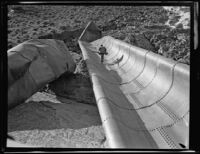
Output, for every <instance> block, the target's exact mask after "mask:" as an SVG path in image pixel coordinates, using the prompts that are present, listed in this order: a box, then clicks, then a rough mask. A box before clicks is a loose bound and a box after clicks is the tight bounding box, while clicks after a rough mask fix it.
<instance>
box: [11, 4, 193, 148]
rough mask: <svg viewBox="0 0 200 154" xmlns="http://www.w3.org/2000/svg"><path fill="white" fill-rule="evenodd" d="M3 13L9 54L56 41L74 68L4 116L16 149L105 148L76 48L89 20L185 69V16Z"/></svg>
mask: <svg viewBox="0 0 200 154" xmlns="http://www.w3.org/2000/svg"><path fill="white" fill-rule="evenodd" d="M178 10H179V12H180V9H178ZM181 10H182V12H186V13H187V12H188V11H189V10H188V9H187V8H181ZM8 11H9V12H8V13H9V15H8V49H9V48H12V47H13V46H15V45H17V44H19V43H21V42H24V41H26V40H29V39H32V38H40V39H45V38H54V39H59V40H63V41H64V42H65V44H66V46H67V48H68V51H69V52H70V53H71V55H72V57H73V59H74V61H75V62H76V64H77V67H76V70H75V72H74V74H71V75H65V74H64V75H62V76H61V77H60V78H59V79H57V80H55V81H53V82H52V83H49V84H47V85H46V87H44V88H43V89H41V90H40V91H39V92H37V93H36V94H34V95H33V96H32V97H31V98H29V99H28V100H27V101H26V103H24V104H21V105H19V106H18V107H16V108H14V109H12V110H10V111H9V115H8V132H9V134H10V135H11V136H13V137H14V138H15V140H17V141H19V142H21V143H25V144H29V145H33V146H42V147H84V148H85V147H87V148H96V147H97V148H105V147H108V145H107V142H106V137H105V134H104V131H103V128H102V124H101V120H100V116H99V113H98V109H97V106H96V102H95V98H94V94H93V91H92V85H91V82H90V79H89V76H88V72H87V69H86V66H85V63H84V60H83V59H82V54H81V50H80V48H79V46H78V42H77V39H78V37H79V36H80V34H81V32H82V30H83V29H84V27H85V26H86V25H87V23H88V22H89V21H91V20H92V21H94V22H95V23H96V24H97V25H98V27H99V28H100V29H101V30H102V32H103V35H110V36H113V37H115V38H117V39H121V40H124V41H126V42H128V43H130V44H133V45H136V46H139V47H142V48H145V49H148V50H151V51H153V52H155V53H158V54H161V55H163V56H165V57H168V58H171V59H174V60H176V61H179V62H182V63H185V64H188V65H189V64H190V29H189V28H188V27H190V25H189V22H185V21H184V19H183V17H182V16H183V15H184V14H180V13H179V14H178V11H177V10H176V11H174V10H172V9H171V8H167V9H166V8H165V9H164V8H163V7H153V6H151V7H142V6H140V7H136V6H135V7H133V6H126V7H125V6H123V7H122V6H70V5H68V6H64V5H62V6H54V5H51V6H48V5H24V6H23V5H10V6H9V7H8ZM187 20H189V19H188V18H187ZM182 21H184V22H182ZM177 23H178V24H177Z"/></svg>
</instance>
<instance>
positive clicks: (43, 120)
mask: <svg viewBox="0 0 200 154" xmlns="http://www.w3.org/2000/svg"><path fill="white" fill-rule="evenodd" d="M8 121H9V124H8V131H9V132H10V133H9V135H11V136H13V137H14V138H15V140H17V141H19V142H20V143H24V144H28V145H33V146H40V147H63V148H67V147H69V148H103V147H105V146H106V144H105V141H106V138H105V134H104V132H103V129H102V126H101V120H100V117H99V113H98V109H97V107H96V104H93V105H87V104H83V103H77V102H75V101H73V100H69V99H66V98H62V97H56V96H55V95H51V94H48V93H45V92H43V93H40V92H37V93H36V94H34V95H33V96H32V97H31V98H29V99H28V100H27V102H26V103H24V104H21V105H19V106H18V107H16V108H15V109H13V110H11V111H9V115H8Z"/></svg>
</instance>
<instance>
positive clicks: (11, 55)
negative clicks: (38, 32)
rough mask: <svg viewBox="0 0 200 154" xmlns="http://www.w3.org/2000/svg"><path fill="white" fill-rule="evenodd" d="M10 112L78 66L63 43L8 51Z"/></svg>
mask: <svg viewBox="0 0 200 154" xmlns="http://www.w3.org/2000/svg"><path fill="white" fill-rule="evenodd" d="M7 54H8V108H9V109H10V108H12V107H15V106H16V105H19V104H21V103H23V102H24V101H25V100H26V99H27V98H29V97H30V96H31V95H32V94H34V93H35V92H37V91H38V90H40V89H41V88H43V87H44V86H45V85H46V84H47V83H48V82H51V81H53V80H55V79H56V78H58V77H59V76H60V75H62V74H63V73H65V72H73V71H74V70H75V63H74V61H73V59H72V57H71V55H70V53H68V51H67V48H66V46H65V44H64V42H63V41H59V40H54V39H34V40H29V41H26V42H23V43H21V44H19V45H17V46H15V47H13V48H11V49H9V50H8V52H7Z"/></svg>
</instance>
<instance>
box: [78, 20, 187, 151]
mask: <svg viewBox="0 0 200 154" xmlns="http://www.w3.org/2000/svg"><path fill="white" fill-rule="evenodd" d="M91 27H92V33H93V34H92V35H91V34H90V35H91V36H92V37H91V38H87V37H86V38H87V39H85V37H82V36H85V35H84V33H87V36H90V35H89V34H88V33H91V30H89V29H90V28H91ZM95 29H96V32H97V35H96V36H95ZM99 31H100V30H99V29H98V28H97V27H96V25H95V24H94V23H93V22H90V23H89V24H88V25H87V27H86V29H85V30H84V32H83V33H82V35H81V37H80V38H79V46H80V48H81V50H82V53H83V58H84V59H85V61H86V64H87V67H88V71H89V74H90V78H91V81H92V83H93V90H94V94H95V98H96V101H97V105H98V109H99V112H100V116H101V120H102V123H103V127H104V129H105V133H106V137H107V140H108V143H109V146H110V147H111V148H146V149H157V148H159V149H183V148H186V149H187V148H189V87H190V85H189V76H190V73H189V66H188V65H186V64H182V63H178V62H175V61H173V60H171V59H167V58H165V57H162V56H160V55H157V54H155V53H153V52H151V51H147V50H145V49H142V48H139V47H136V46H132V45H130V44H127V43H125V42H123V41H120V40H117V39H114V38H112V37H110V36H104V37H101V36H100V35H99V34H100V32H99ZM94 36H95V37H94ZM88 40H90V41H88ZM101 44H102V45H103V46H105V47H106V49H107V52H108V55H106V56H105V61H104V63H103V64H102V63H101V62H100V56H99V55H98V54H96V52H97V51H98V48H99V47H100V45H101Z"/></svg>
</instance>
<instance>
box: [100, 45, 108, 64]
mask: <svg viewBox="0 0 200 154" xmlns="http://www.w3.org/2000/svg"><path fill="white" fill-rule="evenodd" d="M99 54H100V55H101V63H103V59H104V54H108V53H107V51H106V48H105V47H103V46H101V47H100V48H99Z"/></svg>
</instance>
